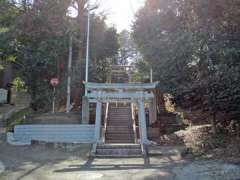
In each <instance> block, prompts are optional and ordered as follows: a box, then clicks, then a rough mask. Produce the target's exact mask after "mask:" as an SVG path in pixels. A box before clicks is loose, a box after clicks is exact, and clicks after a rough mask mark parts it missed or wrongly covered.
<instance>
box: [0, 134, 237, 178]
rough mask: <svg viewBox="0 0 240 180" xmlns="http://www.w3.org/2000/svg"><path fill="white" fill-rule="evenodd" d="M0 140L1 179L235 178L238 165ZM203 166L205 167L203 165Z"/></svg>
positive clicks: (81, 146)
mask: <svg viewBox="0 0 240 180" xmlns="http://www.w3.org/2000/svg"><path fill="white" fill-rule="evenodd" d="M3 138H4V137H3V135H1V139H2V141H0V162H1V164H2V165H4V167H5V170H4V172H3V173H2V174H1V172H0V179H1V180H76V179H79V180H95V179H97V180H98V179H99V180H112V179H114V180H141V179H144V180H158V179H159V180H186V179H189V180H190V179H191V180H205V179H206V180H214V179H218V180H224V179H227V180H238V178H239V177H240V167H239V166H237V165H230V164H222V163H216V162H209V161H208V162H207V161H206V162H205V161H201V162H194V161H191V160H185V159H182V158H181V157H180V156H179V155H172V156H166V155H162V156H160V155H155V156H151V157H150V158H148V159H145V160H144V159H143V158H129V159H127V158H118V159H117V158H115V159H114V158H108V159H101V158H100V159H92V158H89V157H88V155H89V149H90V146H89V145H79V146H69V147H64V146H62V147H57V148H56V147H52V146H46V145H33V146H23V147H16V146H11V145H8V144H6V143H5V142H4V141H3ZM206 165H207V166H206Z"/></svg>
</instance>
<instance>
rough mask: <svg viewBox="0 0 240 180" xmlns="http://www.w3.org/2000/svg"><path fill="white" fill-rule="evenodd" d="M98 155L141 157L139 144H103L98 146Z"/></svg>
mask: <svg viewBox="0 0 240 180" xmlns="http://www.w3.org/2000/svg"><path fill="white" fill-rule="evenodd" d="M96 156H97V157H141V156H142V151H141V146H140V145H138V144H103V145H98V146H97V151H96Z"/></svg>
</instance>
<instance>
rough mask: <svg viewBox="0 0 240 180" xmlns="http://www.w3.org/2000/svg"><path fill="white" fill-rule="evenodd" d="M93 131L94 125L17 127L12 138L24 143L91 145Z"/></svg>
mask: <svg viewBox="0 0 240 180" xmlns="http://www.w3.org/2000/svg"><path fill="white" fill-rule="evenodd" d="M94 130H95V125H17V126H15V128H14V138H15V140H17V141H24V142H30V141H32V140H37V141H45V142H52V143H92V142H93V141H94Z"/></svg>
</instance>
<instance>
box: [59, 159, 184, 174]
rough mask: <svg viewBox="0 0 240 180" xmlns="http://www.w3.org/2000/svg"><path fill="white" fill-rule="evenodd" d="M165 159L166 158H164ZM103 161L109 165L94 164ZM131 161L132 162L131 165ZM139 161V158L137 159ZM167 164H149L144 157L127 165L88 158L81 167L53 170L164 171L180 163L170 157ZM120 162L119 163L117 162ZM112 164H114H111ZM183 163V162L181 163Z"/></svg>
mask: <svg viewBox="0 0 240 180" xmlns="http://www.w3.org/2000/svg"><path fill="white" fill-rule="evenodd" d="M164 158H166V157H164ZM99 159H104V160H111V162H110V163H108V162H107V163H101V164H95V163H94V161H95V160H99ZM131 159H132V162H133V163H131ZM138 159H139V158H138ZM168 159H169V161H168V162H160V163H158V164H154V163H151V158H150V157H149V156H148V157H145V158H144V159H143V163H134V159H133V158H128V161H129V163H127V164H126V163H124V164H123V163H121V158H93V157H89V159H88V160H87V162H86V163H85V164H83V165H69V166H68V167H66V168H63V169H59V170H55V171H54V172H55V173H63V172H78V171H115V170H117V171H119V170H146V169H150V170H166V169H169V168H173V167H175V166H176V165H177V164H179V163H180V162H178V161H176V160H173V159H172V158H171V157H168ZM118 160H120V162H119V163H117V161H118ZM112 162H114V163H112ZM181 163H183V162H181Z"/></svg>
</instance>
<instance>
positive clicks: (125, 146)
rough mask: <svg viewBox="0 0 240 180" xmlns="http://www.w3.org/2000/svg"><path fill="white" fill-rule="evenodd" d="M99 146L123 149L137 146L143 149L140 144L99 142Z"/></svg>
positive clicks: (101, 147)
mask: <svg viewBox="0 0 240 180" xmlns="http://www.w3.org/2000/svg"><path fill="white" fill-rule="evenodd" d="M98 148H100V149H121V148H125V149H136V148H140V149H141V145H140V144H99V145H98Z"/></svg>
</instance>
